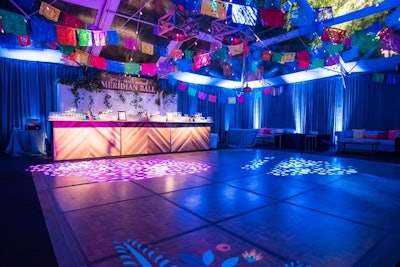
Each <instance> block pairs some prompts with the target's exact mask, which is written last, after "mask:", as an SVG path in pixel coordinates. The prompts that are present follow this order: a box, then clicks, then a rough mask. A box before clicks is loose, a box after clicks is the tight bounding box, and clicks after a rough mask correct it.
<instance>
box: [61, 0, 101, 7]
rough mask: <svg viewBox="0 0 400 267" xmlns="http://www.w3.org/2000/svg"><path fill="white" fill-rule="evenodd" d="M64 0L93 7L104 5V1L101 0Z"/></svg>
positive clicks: (64, 0)
mask: <svg viewBox="0 0 400 267" xmlns="http://www.w3.org/2000/svg"><path fill="white" fill-rule="evenodd" d="M63 2H67V3H71V4H74V5H78V6H84V7H88V8H92V9H100V8H102V7H103V5H104V1H99V0H96V1H94V0H63Z"/></svg>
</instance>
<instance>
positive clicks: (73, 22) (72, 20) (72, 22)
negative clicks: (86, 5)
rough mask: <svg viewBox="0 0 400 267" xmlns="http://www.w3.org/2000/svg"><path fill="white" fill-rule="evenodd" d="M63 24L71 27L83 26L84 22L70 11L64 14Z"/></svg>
mask: <svg viewBox="0 0 400 267" xmlns="http://www.w3.org/2000/svg"><path fill="white" fill-rule="evenodd" d="M62 25H63V26H65V27H71V28H83V22H82V21H81V20H79V19H78V18H77V17H74V16H72V15H70V14H68V13H64V14H63V22H62Z"/></svg>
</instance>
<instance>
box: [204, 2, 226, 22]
mask: <svg viewBox="0 0 400 267" xmlns="http://www.w3.org/2000/svg"><path fill="white" fill-rule="evenodd" d="M227 9H228V3H225V2H224V1H220V0H202V1H201V10H200V13H201V14H203V15H206V16H210V17H214V18H218V19H226V10H227Z"/></svg>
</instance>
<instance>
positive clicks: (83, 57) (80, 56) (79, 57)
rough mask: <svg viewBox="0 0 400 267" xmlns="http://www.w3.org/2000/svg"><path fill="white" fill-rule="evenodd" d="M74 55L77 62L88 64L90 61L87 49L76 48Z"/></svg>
mask: <svg viewBox="0 0 400 267" xmlns="http://www.w3.org/2000/svg"><path fill="white" fill-rule="evenodd" d="M72 57H73V58H74V59H75V61H76V62H78V63H80V64H83V65H87V64H88V62H89V53H86V52H85V51H82V50H79V49H75V52H74V53H73V54H72Z"/></svg>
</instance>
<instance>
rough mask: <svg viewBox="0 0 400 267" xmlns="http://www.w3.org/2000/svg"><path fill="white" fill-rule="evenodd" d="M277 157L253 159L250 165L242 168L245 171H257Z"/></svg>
mask: <svg viewBox="0 0 400 267" xmlns="http://www.w3.org/2000/svg"><path fill="white" fill-rule="evenodd" d="M274 158H275V157H264V158H263V159H253V160H251V161H250V163H249V164H246V165H244V166H243V167H242V169H243V170H257V169H258V168H260V167H261V166H263V165H264V164H265V163H267V162H269V161H270V160H273V159H274Z"/></svg>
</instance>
